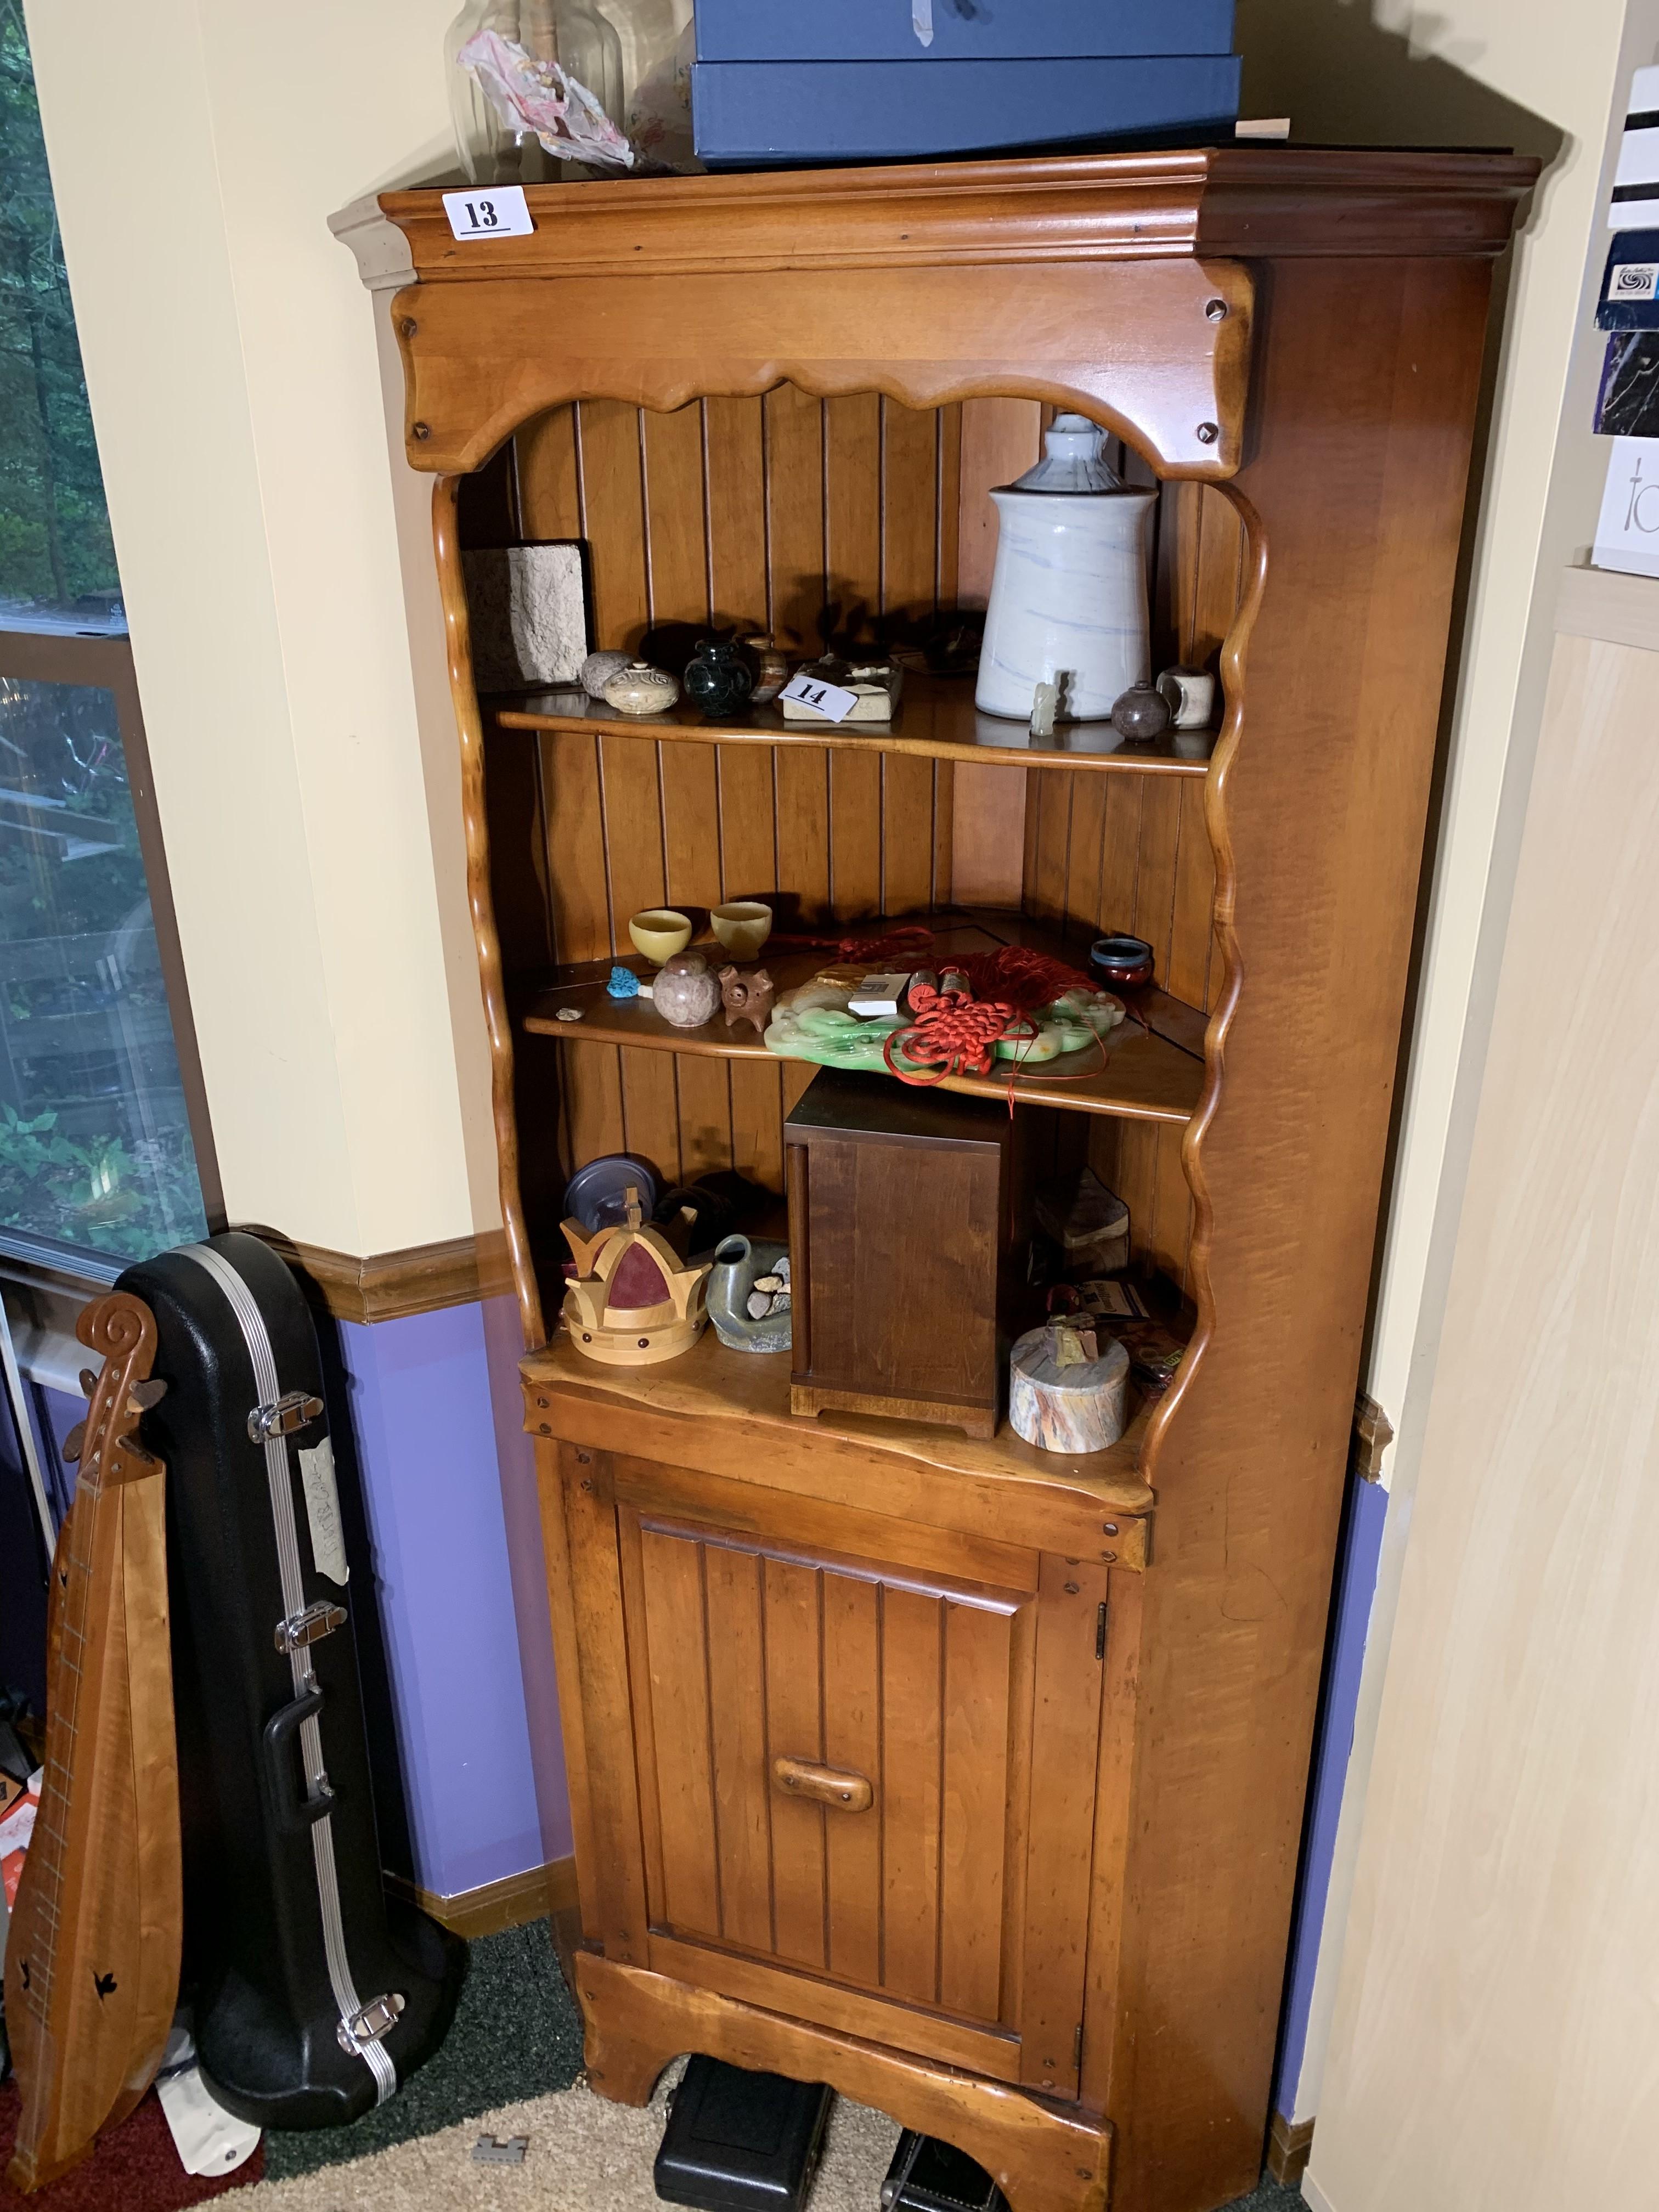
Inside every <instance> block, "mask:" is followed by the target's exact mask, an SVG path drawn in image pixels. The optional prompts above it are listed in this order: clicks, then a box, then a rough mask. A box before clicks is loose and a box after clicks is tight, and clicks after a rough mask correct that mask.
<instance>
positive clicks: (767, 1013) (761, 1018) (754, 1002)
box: [720, 968, 775, 1036]
mask: <svg viewBox="0 0 1659 2212" xmlns="http://www.w3.org/2000/svg"><path fill="white" fill-rule="evenodd" d="M774 990H775V984H774V983H773V981H772V978H771V977H770V976H769V975H768V974H767V972H766V970H765V969H764V968H757V969H754V970H753V971H752V972H751V973H750V974H749V975H740V974H739V973H738V970H737V969H735V968H722V969H720V997H721V998H722V1000H724V1001H725V1003H726V1028H727V1029H729V1030H734V1029H736V1027H737V1025H738V1023H739V1022H753V1024H755V1030H756V1034H757V1036H765V1034H766V1024H768V1022H769V1021H770V1020H771V1018H772V994H773V991H774Z"/></svg>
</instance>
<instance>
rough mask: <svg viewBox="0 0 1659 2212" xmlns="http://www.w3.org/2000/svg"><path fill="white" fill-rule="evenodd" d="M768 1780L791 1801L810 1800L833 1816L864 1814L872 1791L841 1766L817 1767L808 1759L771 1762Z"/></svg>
mask: <svg viewBox="0 0 1659 2212" xmlns="http://www.w3.org/2000/svg"><path fill="white" fill-rule="evenodd" d="M772 1780H773V1783H774V1784H775V1787H776V1788H778V1789H779V1790H784V1791H785V1792H787V1795H788V1796H791V1797H810V1798H811V1800H812V1802H813V1803H814V1804H816V1805H828V1806H829V1807H831V1808H833V1809H834V1810H835V1811H836V1812H837V1813H867V1812H868V1811H869V1809H870V1806H871V1802H872V1799H873V1798H874V1796H875V1794H876V1793H875V1791H874V1790H872V1788H871V1787H870V1778H869V1777H868V1775H866V1774H854V1772H852V1771H851V1770H850V1769H848V1768H847V1767H844V1766H820V1765H818V1764H817V1760H816V1759H774V1760H773V1761H772Z"/></svg>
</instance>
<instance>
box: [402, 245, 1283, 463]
mask: <svg viewBox="0 0 1659 2212" xmlns="http://www.w3.org/2000/svg"><path fill="white" fill-rule="evenodd" d="M750 290H752V292H753V293H754V295H755V298H754V301H753V305H752V307H750V311H749V312H748V313H744V311H743V309H744V302H743V301H740V300H739V301H734V295H733V285H732V279H731V278H730V277H729V276H713V275H698V274H696V273H692V274H680V273H673V274H667V273H665V274H664V275H663V276H660V277H656V278H651V279H646V278H643V277H641V276H633V275H629V276H611V275H607V276H583V277H575V276H510V277H509V276H503V277H497V278H493V279H492V278H481V279H478V280H477V281H475V282H472V283H425V284H419V285H416V286H414V287H412V288H410V289H408V290H405V291H403V292H400V293H399V294H398V296H397V298H396V299H395V300H394V301H392V325H393V328H394V329H395V331H396V332H397V336H398V349H399V351H400V353H401V355H402V357H403V363H404V397H405V404H404V441H405V449H406V451H407V453H408V456H409V460H410V465H411V467H414V468H416V469H421V470H430V471H439V472H449V471H458V472H465V471H471V470H474V469H477V468H478V467H480V466H482V465H483V462H484V461H486V460H487V459H489V455H490V454H491V453H494V452H495V450H496V448H497V447H500V446H501V444H502V443H503V442H504V441H506V440H507V438H509V437H510V436H511V435H513V432H514V431H515V430H516V429H518V428H520V426H521V425H522V424H523V423H525V422H528V421H530V420H531V419H532V417H534V416H538V415H540V414H542V413H544V411H545V410H547V409H548V408H550V407H555V406H559V405H562V404H565V403H566V402H568V401H569V400H573V399H617V400H622V401H623V402H625V403H627V404H631V405H635V406H641V407H649V408H652V409H653V410H657V411H659V412H662V413H671V412H672V411H673V410H676V409H677V408H679V407H683V406H685V405H686V404H688V403H689V402H690V401H691V400H693V399H696V398H717V397H719V398H726V397H732V398H754V397H756V396H757V395H758V394H760V393H762V392H769V391H772V390H774V389H775V388H776V386H779V385H781V384H786V383H788V384H793V385H795V386H797V387H798V388H799V390H801V391H803V392H811V394H812V395H813V396H814V397H815V398H836V397H839V396H841V395H842V394H846V393H850V392H882V393H884V395H885V396H886V397H887V398H890V399H894V400H896V401H898V402H899V403H900V404H902V405H904V406H906V407H912V408H918V409H928V408H934V407H940V406H945V405H949V404H953V403H955V402H956V401H958V400H963V399H975V398H1021V399H1036V400H1042V401H1048V402H1050V403H1052V404H1054V405H1055V406H1057V407H1061V408H1068V409H1073V410H1077V411H1078V412H1079V413H1082V414H1085V415H1089V416H1093V417H1094V418H1095V419H1096V420H1097V421H1098V422H1103V424H1104V425H1105V427H1106V428H1108V429H1109V430H1110V431H1111V432H1112V433H1113V434H1114V435H1115V436H1118V437H1121V438H1122V439H1124V440H1125V441H1127V443H1128V444H1129V445H1130V446H1132V447H1133V448H1134V449H1135V451H1136V452H1137V453H1140V454H1142V455H1143V456H1144V457H1145V459H1146V460H1147V461H1148V462H1149V463H1150V464H1151V465H1152V467H1153V468H1154V469H1155V470H1156V471H1158V475H1159V476H1161V477H1191V478H1194V479H1195V480H1199V481H1204V482H1212V483H1219V482H1221V481H1223V480H1224V479H1225V478H1226V477H1231V476H1232V475H1233V474H1234V473H1235V472H1236V471H1237V469H1238V467H1239V466H1240V465H1241V463H1242V461H1243V440H1244V410H1245V402H1246V398H1247V395H1248V390H1249V360H1250V339H1251V325H1252V319H1253V314H1254V309H1255V285H1254V282H1253V280H1252V278H1251V276H1250V273H1249V270H1247V269H1246V268H1245V267H1244V266H1243V264H1242V263H1239V262H1236V261H1226V260H1217V261H1200V260H1197V259H1195V258H1193V257H1192V256H1191V255H1190V254H1186V253H1183V254H1176V255H1169V256H1166V257H1164V258H1162V259H1153V260H1136V261H1095V262H1080V261H1079V262H1069V263H1059V264H1054V263H1048V264H1039V265H1036V266H1031V267H998V268H994V269H958V268H955V267H951V266H949V265H940V264H937V263H935V264H932V265H929V266H926V267H919V268H909V269H904V270H878V271H876V272H873V273H872V272H868V271H862V270H847V269H832V270H778V271H775V273H773V274H772V275H770V276H766V277H764V278H759V279H755V280H751V283H750ZM1216 302H1220V303H1222V304H1223V305H1224V306H1225V310H1226V312H1225V314H1223V313H1218V311H1217V309H1216V307H1215V303H1216ZM785 332H787V341H785V342H784V343H780V340H781V334H782V333H785Z"/></svg>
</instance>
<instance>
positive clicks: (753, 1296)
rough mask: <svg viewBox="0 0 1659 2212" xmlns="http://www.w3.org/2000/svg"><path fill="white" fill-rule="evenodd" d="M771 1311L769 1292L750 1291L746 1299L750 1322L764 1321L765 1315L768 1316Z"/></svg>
mask: <svg viewBox="0 0 1659 2212" xmlns="http://www.w3.org/2000/svg"><path fill="white" fill-rule="evenodd" d="M771 1310H772V1297H771V1293H770V1292H769V1291H750V1293H749V1298H748V1313H749V1318H750V1321H764V1320H765V1319H766V1316H767V1315H768V1314H769V1313H770V1312H771Z"/></svg>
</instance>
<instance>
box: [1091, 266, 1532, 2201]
mask: <svg viewBox="0 0 1659 2212" xmlns="http://www.w3.org/2000/svg"><path fill="white" fill-rule="evenodd" d="M1489 283H1490V270H1489V267H1488V265H1487V264H1486V263H1484V262H1473V261H1471V262H1461V261H1458V260H1455V259H1452V258H1443V259H1435V260H1428V259H1425V260H1422V261H1418V262H1390V261H1387V260H1384V259H1381V258H1371V259H1368V260H1366V261H1365V262H1364V264H1353V263H1344V262H1340V261H1335V260H1319V259H1312V258H1310V259H1308V260H1305V261H1299V262H1284V263H1279V264H1274V265H1273V267H1272V269H1271V270H1270V271H1268V272H1267V277H1266V281H1265V282H1264V283H1262V284H1261V287H1260V289H1259V298H1260V299H1261V301H1263V303H1264V305H1265V313H1264V314H1263V316H1262V317H1261V322H1260V325H1259V328H1258V332H1257V338H1258V345H1257V354H1256V362H1255V372H1254V385H1253V392H1252V416H1253V428H1252V437H1251V447H1250V454H1249V459H1248V460H1247V463H1246V465H1245V467H1244V469H1243V471H1242V472H1241V474H1240V476H1239V477H1238V480H1237V489H1238V492H1239V494H1240V495H1241V496H1242V497H1243V499H1245V500H1247V501H1249V502H1250V503H1251V504H1252V505H1253V507H1254V508H1255V512H1256V513H1257V515H1258V516H1259V518H1260V529H1261V538H1262V542H1263V543H1264V544H1265V549H1266V562H1267V570H1266V583H1265V590H1264V592H1263V596H1262V599H1261V607H1260V611H1259V612H1258V614H1257V617H1256V619H1255V625H1254V629H1253V630H1252V632H1251V634H1250V635H1249V640H1248V642H1247V644H1246V646H1245V647H1244V652H1243V662H1242V667H1241V669H1240V670H1238V671H1236V673H1237V674H1240V675H1242V678H1243V690H1242V719H1241V721H1240V725H1239V729H1238V736H1237V751H1236V754H1235V755H1234V757H1232V759H1231V764H1230V765H1227V766H1225V768H1224V771H1223V777H1222V785H1221V791H1220V794H1219V796H1220V797H1221V799H1222V802H1223V804H1222V812H1223V815H1224V816H1225V831H1226V834H1227V836H1228V837H1229V838H1230V840H1231V854H1232V857H1233V860H1234V863H1235V865H1236V868H1237V908H1236V920H1235V923H1234V927H1235V928H1236V933H1237V968H1238V973H1239V975H1240V978H1241V985H1240V990H1239V995H1238V999H1237V1009H1236V1011H1235V1012H1234V1013H1233V1016H1232V1019H1231V1026H1230V1028H1229V1030H1228V1031H1227V1034H1226V1037H1225V1048H1224V1049H1225V1063H1224V1064H1225V1081H1224V1082H1223V1085H1222V1087H1221V1091H1220V1096H1219V1101H1218V1105H1217V1108H1216V1110H1215V1113H1214V1117H1213V1120H1212V1121H1211V1122H1210V1124H1209V1126H1208V1127H1207V1128H1206V1129H1205V1130H1204V1132H1203V1133H1202V1136H1201V1139H1200V1143H1199V1146H1198V1151H1197V1158H1196V1166H1195V1170H1194V1173H1195V1178H1196V1180H1197V1182H1198V1184H1199V1187H1200V1190H1202V1191H1205V1192H1206V1193H1207V1197H1208V1200H1209V1203H1210V1205H1211V1206H1212V1209H1213V1230H1212V1233H1211V1238H1210V1243H1209V1249H1208V1253H1207V1266H1208V1278H1209V1280H1208V1290H1209V1299H1208V1302H1207V1303H1208V1304H1210V1306H1211V1309H1212V1311H1213V1314H1214V1316H1215V1320H1214V1328H1213V1334H1212V1335H1211V1336H1210V1338H1209V1340H1208V1342H1207V1345H1206V1346H1205V1347H1204V1349H1203V1350H1202V1352H1201V1354H1200V1358H1199V1359H1198V1360H1197V1361H1196V1363H1195V1364H1194V1367H1193V1369H1192V1370H1191V1373H1190V1376H1189V1379H1188V1382H1187V1383H1186V1386H1185V1389H1184V1390H1183V1391H1182V1395H1179V1396H1178V1397H1177V1398H1176V1400H1174V1401H1172V1412H1171V1415H1170V1419H1169V1421H1168V1425H1167V1426H1166V1427H1165V1428H1164V1431H1163V1432H1162V1437H1161V1440H1160V1441H1159V1442H1158V1443H1156V1445H1155V1452H1154V1458H1153V1461H1152V1468H1151V1476H1152V1481H1153V1483H1154V1484H1155V1486H1156V1487H1157V1490H1158V1541H1157V1555H1156V1564H1155V1567H1154V1571H1152V1574H1150V1575H1149V1576H1148V1577H1147V1583H1146V1625H1145V1633H1144V1637H1143V1642H1142V1715H1143V1722H1142V1729H1141V1735H1140V1741H1139V1747H1138V1754H1137V1777H1136V1785H1135V1802H1134V1809H1133V1818H1132V1821H1131V1841H1130V1846H1129V1859H1128V1878H1127V1897H1126V1913H1127V1919H1126V1927H1125V1933H1124V1946H1123V1974H1122V1982H1121V1992H1120V1997H1119V2002H1118V2008H1117V2013H1118V2020H1119V2021H1120V2023H1121V2024H1122V2025H1121V2033H1120V2036H1119V2042H1118V2049H1117V2051H1116V2053H1115V2060H1114V2069H1113V2084H1114V2086H1113V2102H1112V2111H1111V2114H1110V2117H1111V2118H1112V2119H1113V2120H1114V2122H1115V2124H1117V2125H1118V2127H1119V2128H1120V2130H1121V2135H1120V2159H1119V2164H1118V2172H1117V2178H1116V2182H1115V2195H1114V2212H1198V2208H1200V2207H1203V2208H1208V2207H1211V2206H1213V2205H1215V2204H1218V2203H1223V2202H1225V2201H1226V2199H1227V2198H1229V2197H1232V2196H1237V2195H1240V2194H1242V2193H1243V2192H1244V2191H1247V2190H1249V2189H1250V2188H1251V2187H1253V2186H1254V2185H1255V2178H1256V2174H1257V2172H1258V2168H1259V2163H1260V2155H1261V2140H1262V2134H1263V2128H1264V2123H1265V2120H1266V2117H1267V2103H1268V2095H1269V2089H1270V2082H1271V2074H1272V2066H1273V2040H1274V2024H1275V2022H1276V2020H1277V2017H1278V2011H1279V1996H1280V1990H1281V1985H1282V1979H1283V1975H1284V1967H1285V1938H1286V1930H1287V1927H1288V1924H1289V1918H1290V1911H1291V1893H1292V1888H1293V1885H1294V1881H1295V1873H1296V1862H1297V1843H1298V1838H1299V1834H1300V1827H1301V1820H1302V1812H1303V1799H1304V1789H1305V1784H1306V1778H1307V1771H1308V1758H1309V1749H1310V1739H1311V1735H1312V1727H1313V1716H1314V1709H1315V1702H1316V1696H1317V1691H1318V1682H1319V1672H1320V1663H1321V1657H1322V1647H1323V1636H1324V1627H1325V1619H1326V1612H1327V1607H1328V1599H1329V1594H1330V1588H1331V1575H1332V1564H1333V1557H1334V1548H1335V1541H1336V1532H1337V1525H1338V1519H1339V1515H1340V1505H1341V1498H1342V1488H1343V1478H1344V1469H1345V1465H1346V1447H1347V1437H1348V1431H1349V1427H1350V1424H1351V1421H1352V1409H1353V1390H1354V1385H1355V1380H1356V1376H1357V1375H1358V1364H1359V1353H1360V1340H1361V1333H1362V1330H1363V1328H1364V1318H1365V1309H1366V1299H1367V1293H1368V1286H1369V1280H1370V1269H1371V1263H1372V1256H1373V1251H1374V1247H1375V1241H1376V1220H1377V1207H1378V1199H1379V1194H1380V1188H1381V1180H1382V1173H1383V1159H1384V1153H1385V1148H1386V1144H1387V1138H1388V1127H1389V1110H1390V1103H1391V1099H1392V1095H1393V1088H1394V1080H1395V1062H1396V1056H1397V1053H1398V1048H1399V1038H1400V1024H1401V1012H1402V1007H1403V1004H1404V994H1405V987H1406V978H1407V963H1408V958H1409V953H1410V944H1411V934H1412V928H1413V913H1414V908H1415V893H1416V888H1417V881H1418V875H1419V867H1420V865H1421V860H1422V851H1423V832H1424V825H1425V813H1426V807H1427V799H1428V793H1429V785H1430V776H1431V765H1432V761H1433V755H1434V747H1435V738H1436V732H1437V722H1438V714H1439V705H1440V697H1441V690H1442V685H1443V654H1444V649H1445V640H1446V635H1447V628H1448V623H1449V615H1450V611H1451V605H1452V592H1453V585H1454V579H1455V569H1456V562H1457V553H1458V544H1459V538H1460V533H1461V530H1462V518H1463V505H1464V498H1465V492H1466V485H1467V478H1468V457H1469V448H1470V438H1471V431H1472V426H1473V423H1474V415H1475V406H1476V398H1477V391H1478V385H1479V378H1480V363H1481V357H1482V352H1483V343H1484V337H1485V325H1486V313H1487V304H1488V295H1489ZM1292 738H1293V741H1292ZM1160 1202H1161V1201H1160ZM1203 1256H1204V1255H1203V1254H1202V1251H1201V1248H1200V1261H1202V1259H1203ZM1130 2023H1132V2024H1133V2027H1131V2026H1130V2025H1128V2024H1130Z"/></svg>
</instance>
